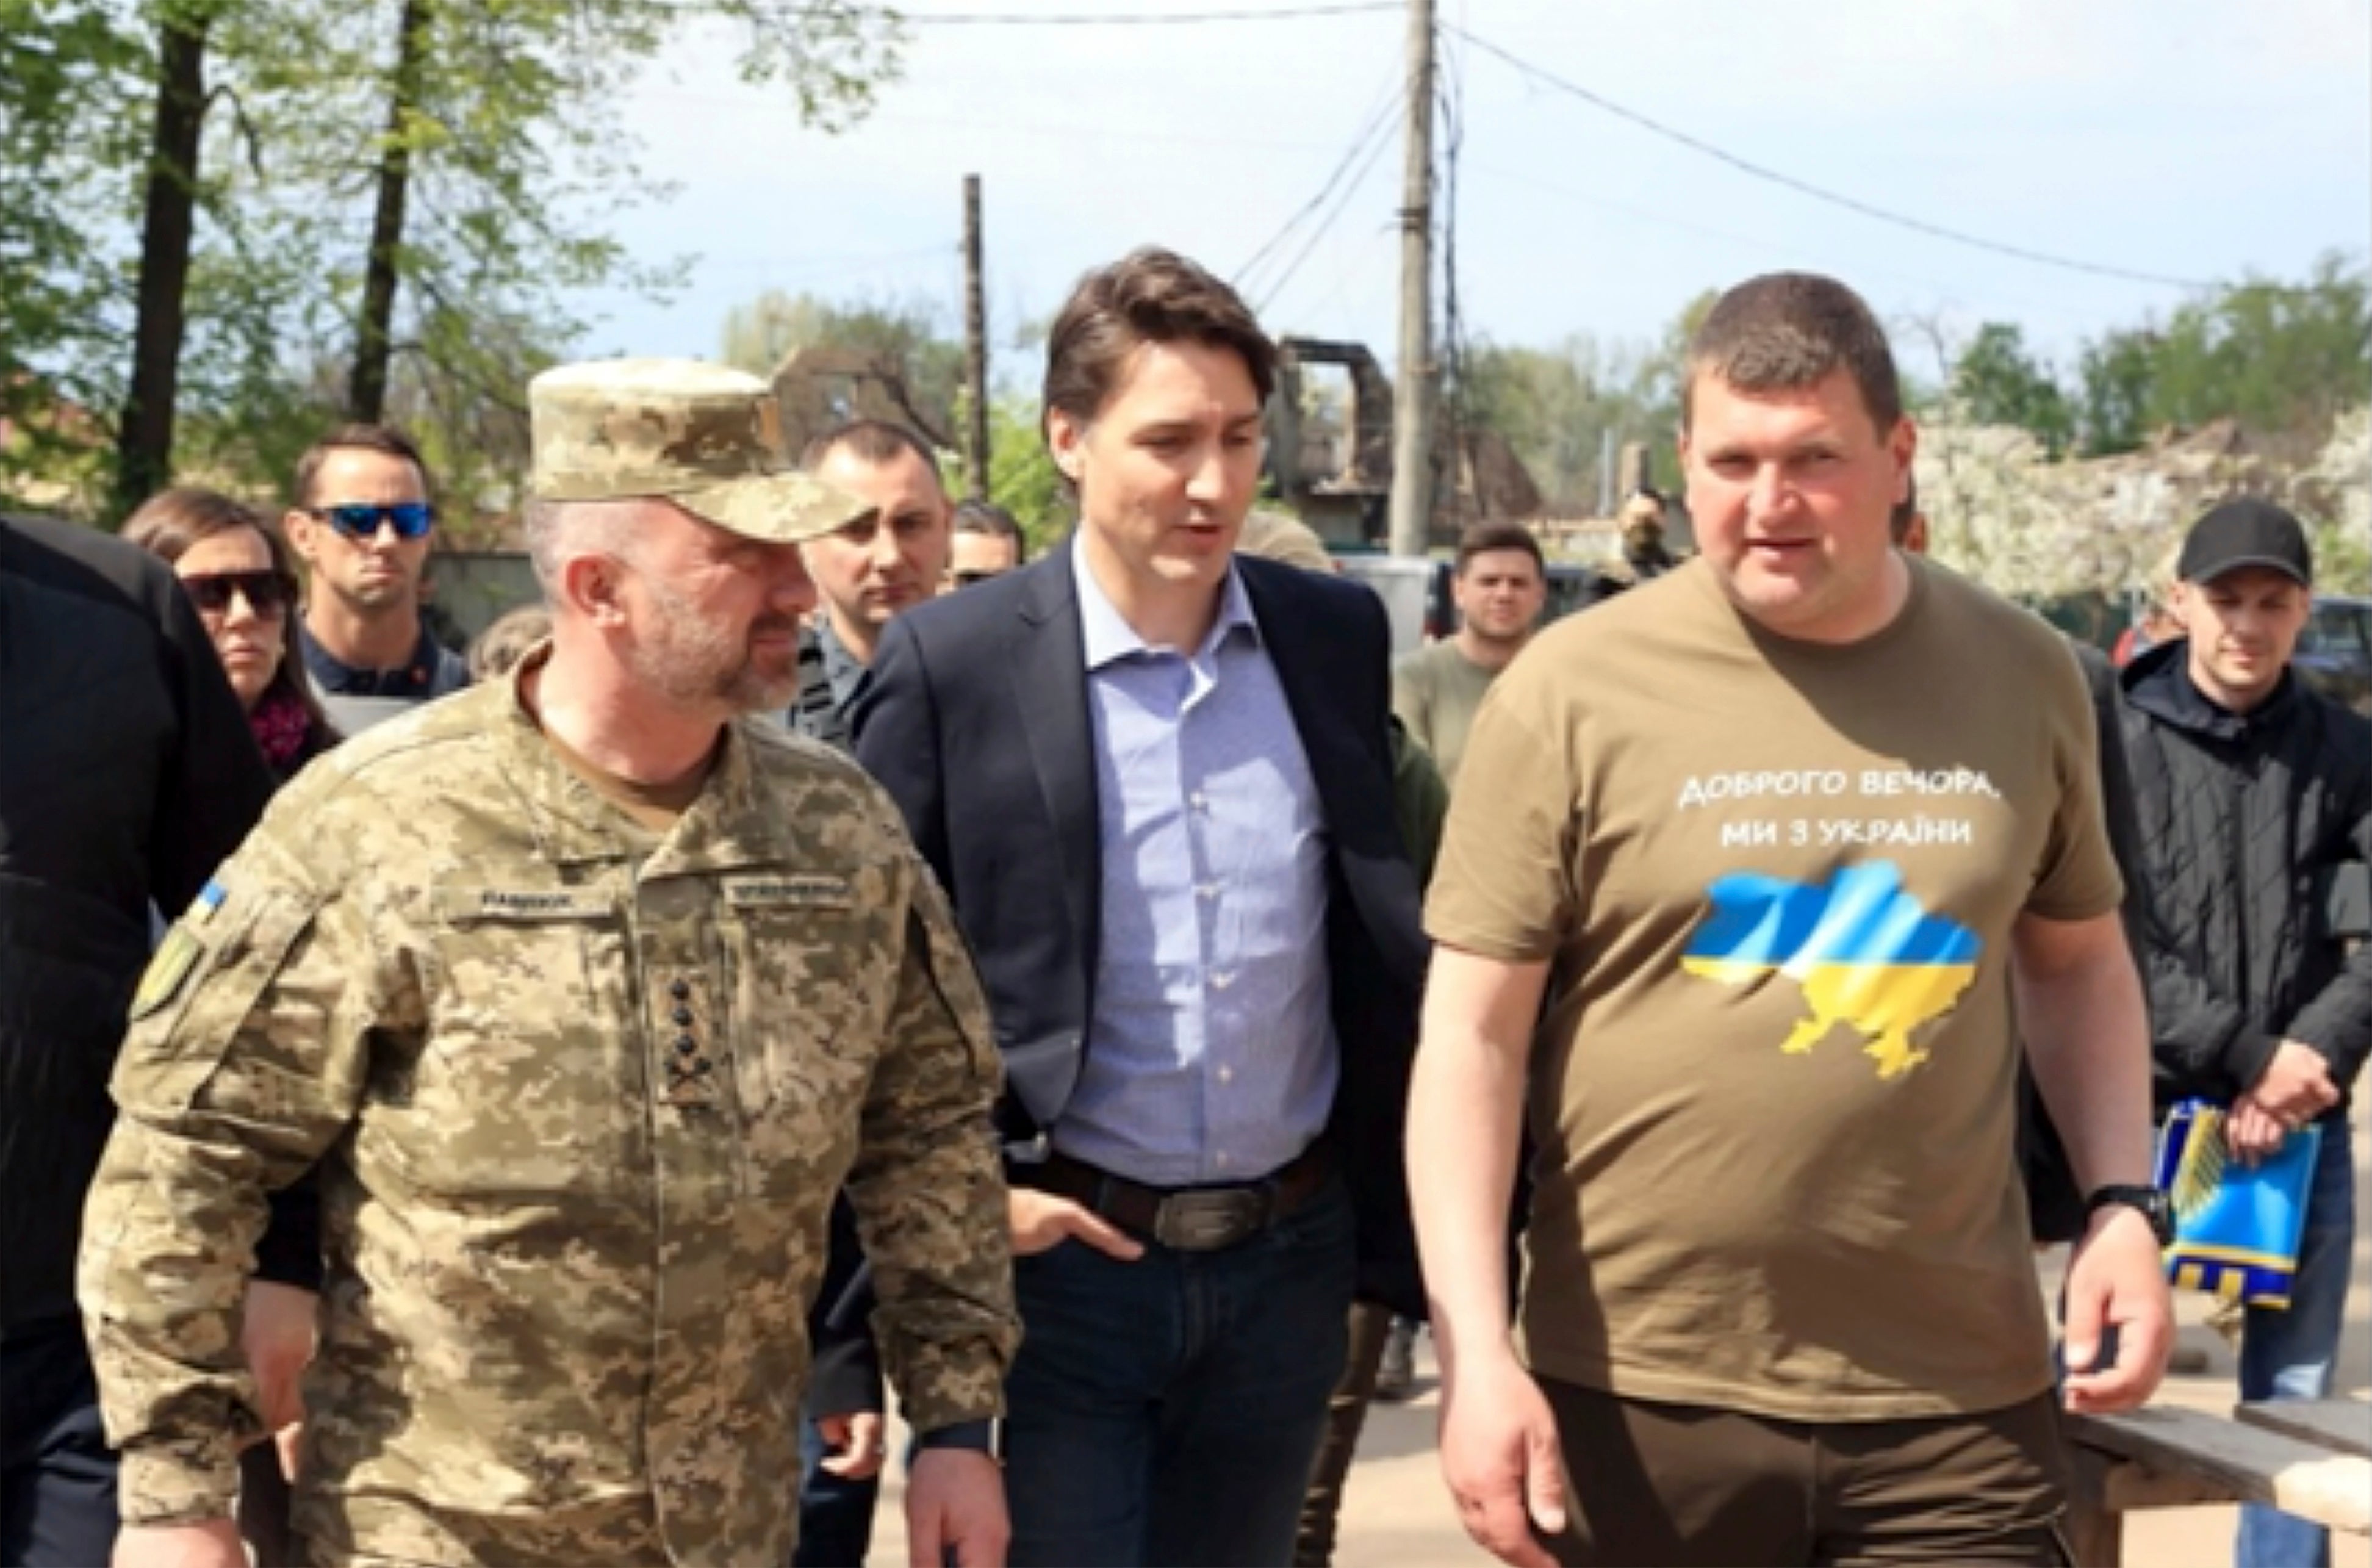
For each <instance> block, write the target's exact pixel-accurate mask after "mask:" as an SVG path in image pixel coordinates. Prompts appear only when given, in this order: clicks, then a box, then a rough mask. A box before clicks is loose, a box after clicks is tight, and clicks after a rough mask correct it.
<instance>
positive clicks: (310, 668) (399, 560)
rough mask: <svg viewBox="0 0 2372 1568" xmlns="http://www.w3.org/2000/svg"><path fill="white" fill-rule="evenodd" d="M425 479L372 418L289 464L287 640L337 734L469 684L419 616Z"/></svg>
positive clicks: (401, 445)
mask: <svg viewBox="0 0 2372 1568" xmlns="http://www.w3.org/2000/svg"><path fill="white" fill-rule="evenodd" d="M428 488H429V483H428V467H427V464H426V463H424V462H423V461H422V460H421V457H420V453H419V450H418V449H417V448H416V447H413V444H412V443H411V441H409V440H408V439H406V438H405V437H404V436H403V435H402V434H401V433H400V432H398V431H395V430H391V429H389V428H388V427H386V426H384V425H376V424H349V425H344V426H342V427H340V428H339V429H337V430H333V431H331V433H330V434H329V435H328V436H323V437H322V438H321V439H320V441H317V442H315V443H314V444H313V446H312V447H311V448H310V449H309V450H308V451H307V452H306V454H305V455H304V457H303V458H301V459H298V461H297V481H296V485H295V492H296V493H295V495H294V497H293V505H291V506H290V509H289V511H288V514H287V517H286V519H285V522H286V528H287V531H288V539H289V542H290V543H292V544H293V545H295V546H296V549H297V554H299V555H301V556H303V557H304V558H305V562H306V564H307V566H308V568H309V569H310V570H309V575H310V577H311V588H312V591H311V593H310V594H309V595H308V599H307V603H306V606H305V614H304V616H303V618H302V619H300V620H299V621H297V648H298V651H299V652H300V653H301V654H302V655H303V656H304V660H305V669H306V672H307V674H308V675H309V676H310V677H311V678H312V681H313V689H314V691H316V692H318V693H319V694H320V699H321V705H322V707H323V708H324V709H325V710H327V711H328V713H329V715H330V718H331V722H332V723H334V724H336V725H337V726H338V727H339V728H340V729H342V730H343V731H344V732H345V733H346V734H348V735H352V734H355V732H356V731H358V730H364V729H367V728H369V727H370V726H373V725H375V724H378V723H380V722H382V721H383V720H386V719H390V718H392V717H394V716H395V715H396V714H400V713H401V712H403V711H404V710H405V709H406V708H409V707H411V706H413V704H414V703H423V702H425V701H427V700H428V699H430V698H432V697H441V696H444V695H445V694H446V693H447V692H449V691H459V690H460V689H461V688H462V687H463V686H465V685H467V684H468V683H469V671H468V669H467V668H466V667H465V666H464V665H463V664H462V662H461V660H460V658H459V656H457V655H456V654H454V653H453V652H452V651H451V650H449V649H448V648H446V647H444V646H442V645H439V644H438V643H437V642H436V639H435V638H434V637H433V636H431V635H430V634H429V632H428V629H427V627H426V625H425V624H424V622H423V621H422V620H421V614H420V606H421V578H422V575H423V574H424V571H425V569H426V566H427V563H428V548H429V534H430V533H431V532H432V531H433V530H434V528H436V507H435V506H434V505H431V504H430V502H429V499H428Z"/></svg>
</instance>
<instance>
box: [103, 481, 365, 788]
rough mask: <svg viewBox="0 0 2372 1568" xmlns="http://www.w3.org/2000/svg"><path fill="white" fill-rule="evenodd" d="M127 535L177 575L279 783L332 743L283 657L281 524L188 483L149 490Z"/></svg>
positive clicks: (290, 604) (290, 560)
mask: <svg viewBox="0 0 2372 1568" xmlns="http://www.w3.org/2000/svg"><path fill="white" fill-rule="evenodd" d="M123 537H124V538H125V539H126V540H130V541H131V542H132V543H134V544H136V545H138V546H139V547H140V548H141V549H143V550H145V551H146V552H148V553H150V554H151V555H154V556H157V557H158V558H159V559H161V560H164V561H166V562H168V563H170V564H171V566H172V568H173V572H174V575H177V576H179V577H180V579H181V587H183V588H185V589H186V590H188V592H189V595H190V598H191V599H192V601H193V602H194V603H195V604H196V605H197V607H198V614H199V616H200V618H201V619H203V621H205V626H206V633H207V635H209V636H210V637H212V638H213V639H214V645H215V653H216V654H217V655H219V656H221V658H222V664H223V673H224V674H226V675H227V676H229V677H230V684H231V690H232V691H236V692H238V700H239V703H240V704H241V705H242V706H244V707H245V708H246V709H247V718H248V723H249V724H250V725H251V726H254V729H255V738H256V742H257V744H259V745H260V746H262V748H263V754H264V757H265V759H266V760H267V761H270V762H271V764H272V770H273V772H274V773H276V774H278V775H279V777H280V778H281V779H282V780H284V781H285V780H286V779H287V778H288V777H289V775H291V774H293V773H294V772H296V771H297V769H299V768H301V767H303V766H304V765H305V764H306V763H307V762H308V761H311V760H312V759H313V758H315V757H317V756H319V755H320V753H322V752H324V751H326V750H328V749H330V748H331V746H334V745H335V744H337V742H338V739H339V736H338V733H337V731H336V730H335V729H333V728H331V725H330V721H329V719H328V718H327V717H326V716H325V715H324V714H322V712H321V706H320V703H319V702H317V701H316V700H315V698H314V696H313V692H312V689H311V687H310V686H309V685H308V684H307V682H306V680H305V677H304V672H303V671H302V670H301V669H299V668H297V662H296V660H294V659H292V658H291V657H289V642H288V622H289V621H290V619H291V618H292V617H293V616H294V615H295V614H296V611H297V571H296V561H295V558H294V556H293V555H292V554H291V552H290V551H289V549H288V545H287V541H286V540H283V539H282V538H281V537H280V532H279V530H278V529H277V528H274V527H273V525H272V524H271V523H270V522H268V521H267V520H266V519H265V518H264V517H262V514H260V513H257V512H254V511H251V510H250V509H249V508H247V507H245V506H242V505H239V504H238V502H236V501H234V500H232V499H231V498H230V497H228V496H227V495H221V494H216V493H215V492H214V491H211V490H200V489H197V488H195V487H194V486H187V485H184V486H179V487H177V488H175V489H171V490H168V491H164V492H162V493H160V494H157V495H154V496H151V497H150V498H149V499H148V500H147V502H145V504H144V505H142V506H141V507H140V509H139V510H138V511H136V512H134V513H133V514H132V516H131V517H130V518H129V519H127V520H126V521H125V523H124V525H123Z"/></svg>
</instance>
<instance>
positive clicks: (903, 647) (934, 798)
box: [848, 619, 957, 894]
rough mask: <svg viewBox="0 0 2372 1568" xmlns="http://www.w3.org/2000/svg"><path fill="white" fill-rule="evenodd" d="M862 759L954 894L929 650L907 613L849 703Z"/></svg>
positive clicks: (884, 636)
mask: <svg viewBox="0 0 2372 1568" xmlns="http://www.w3.org/2000/svg"><path fill="white" fill-rule="evenodd" d="M848 726H849V729H850V730H851V732H852V733H853V735H854V737H855V750H856V760H857V761H858V762H859V763H860V764H861V765H862V766H863V767H864V769H865V771H866V772H868V773H871V774H872V775H873V776H874V778H875V779H876V780H878V782H879V783H880V784H881V787H882V788H884V789H886V790H888V791H889V792H890V799H892V800H894V801H896V802H897V803H898V810H899V814H900V815H901V816H903V817H904V818H905V819H906V831H907V833H908V835H909V836H911V837H912V838H913V841H914V847H915V848H916V849H918V850H920V851H922V854H923V858H924V860H926V861H928V862H930V865H931V869H932V870H933V871H934V872H936V873H937V875H938V878H939V886H941V887H942V888H945V889H948V890H949V892H950V893H951V894H952V893H953V891H954V889H955V888H956V885H957V884H956V878H955V875H954V867H953V865H950V864H949V855H950V846H949V844H948V825H947V815H946V796H945V786H944V784H942V782H941V775H940V771H939V766H940V759H939V721H938V713H937V704H936V699H935V698H934V696H933V694H932V691H931V676H930V670H929V668H927V667H926V666H925V665H924V659H923V650H922V647H921V645H919V644H917V643H916V642H915V641H914V638H913V633H912V631H911V629H910V628H909V627H908V626H907V624H906V623H905V621H903V620H902V619H901V620H897V621H891V622H890V624H889V626H888V628H887V629H885V630H884V631H883V632H882V633H881V642H880V645H879V646H878V647H877V648H876V649H875V650H874V654H873V675H872V679H869V680H867V681H866V683H865V685H864V687H863V688H862V689H861V690H859V691H858V692H857V694H856V700H855V702H854V703H850V704H849V710H848Z"/></svg>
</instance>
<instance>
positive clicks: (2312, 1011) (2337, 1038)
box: [2288, 768, 2372, 1093]
mask: <svg viewBox="0 0 2372 1568" xmlns="http://www.w3.org/2000/svg"><path fill="white" fill-rule="evenodd" d="M2355 784H2356V788H2355V799H2354V801H2353V802H2351V803H2350V805H2349V806H2348V807H2347V810H2348V813H2349V815H2350V817H2351V818H2352V819H2353V820H2351V821H2350V823H2349V825H2348V831H2347V841H2348V847H2349V849H2350V850H2351V851H2352V853H2353V854H2354V856H2355V858H2356V859H2358V860H2363V861H2372V768H2365V769H2360V770H2359V771H2358V772H2357V773H2356V775H2355ZM2317 896H2318V897H2320V896H2321V895H2320V892H2319V893H2318V895H2317ZM2315 913H2316V915H2317V923H2316V929H2318V930H2320V929H2325V927H2324V926H2323V925H2322V924H2321V922H2320V916H2321V914H2322V912H2321V911H2320V910H2318V911H2316V912H2315ZM2288 1033H2289V1038H2290V1039H2292V1040H2296V1041H2298V1042H2299V1043H2300V1044H2301V1045H2309V1046H2312V1047H2313V1048H2314V1049H2315V1050H2317V1051H2320V1052H2321V1053H2322V1054H2323V1056H2324V1058H2325V1059H2326V1060H2328V1061H2329V1062H2330V1063H2331V1082H2332V1083H2334V1084H2336V1085H2338V1086H2339V1087H2340V1090H2341V1092H2342V1093H2345V1092H2346V1091H2347V1089H2348V1087H2349V1086H2351V1085H2352V1084H2354V1083H2355V1077H2356V1074H2359V1073H2361V1072H2363V1071H2364V1062H2365V1058H2366V1056H2367V1055H2372V942H2366V941H2361V940H2359V941H2358V942H2357V943H2356V944H2355V950H2354V951H2353V952H2351V953H2349V954H2348V956H2347V959H2346V961H2345V962H2344V963H2343V964H2342V965H2341V966H2340V970H2339V972H2338V973H2337V974H2336V975H2333V976H2332V977H2331V983H2330V984H2328V985H2326V986H2324V987H2323V988H2322V990H2321V991H2320V992H2319V993H2316V995H2315V997H2314V999H2313V1000H2312V1001H2310V1002H2308V1004H2307V1005H2305V1006H2304V1007H2302V1008H2300V1009H2299V1010H2298V1015H2297V1016H2296V1017H2295V1018H2293V1019H2291V1020H2290V1027H2289V1031H2288Z"/></svg>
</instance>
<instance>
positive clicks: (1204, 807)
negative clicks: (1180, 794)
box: [1186, 789, 1211, 811]
mask: <svg viewBox="0 0 2372 1568" xmlns="http://www.w3.org/2000/svg"><path fill="white" fill-rule="evenodd" d="M1186 804H1187V805H1189V806H1191V807H1193V808H1194V809H1195V810H1197V811H1208V810H1209V809H1211V797H1210V796H1206V795H1204V794H1203V792H1202V791H1201V790H1199V789H1198V790H1196V791H1195V792H1194V793H1193V794H1192V795H1190V796H1187V797H1186Z"/></svg>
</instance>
